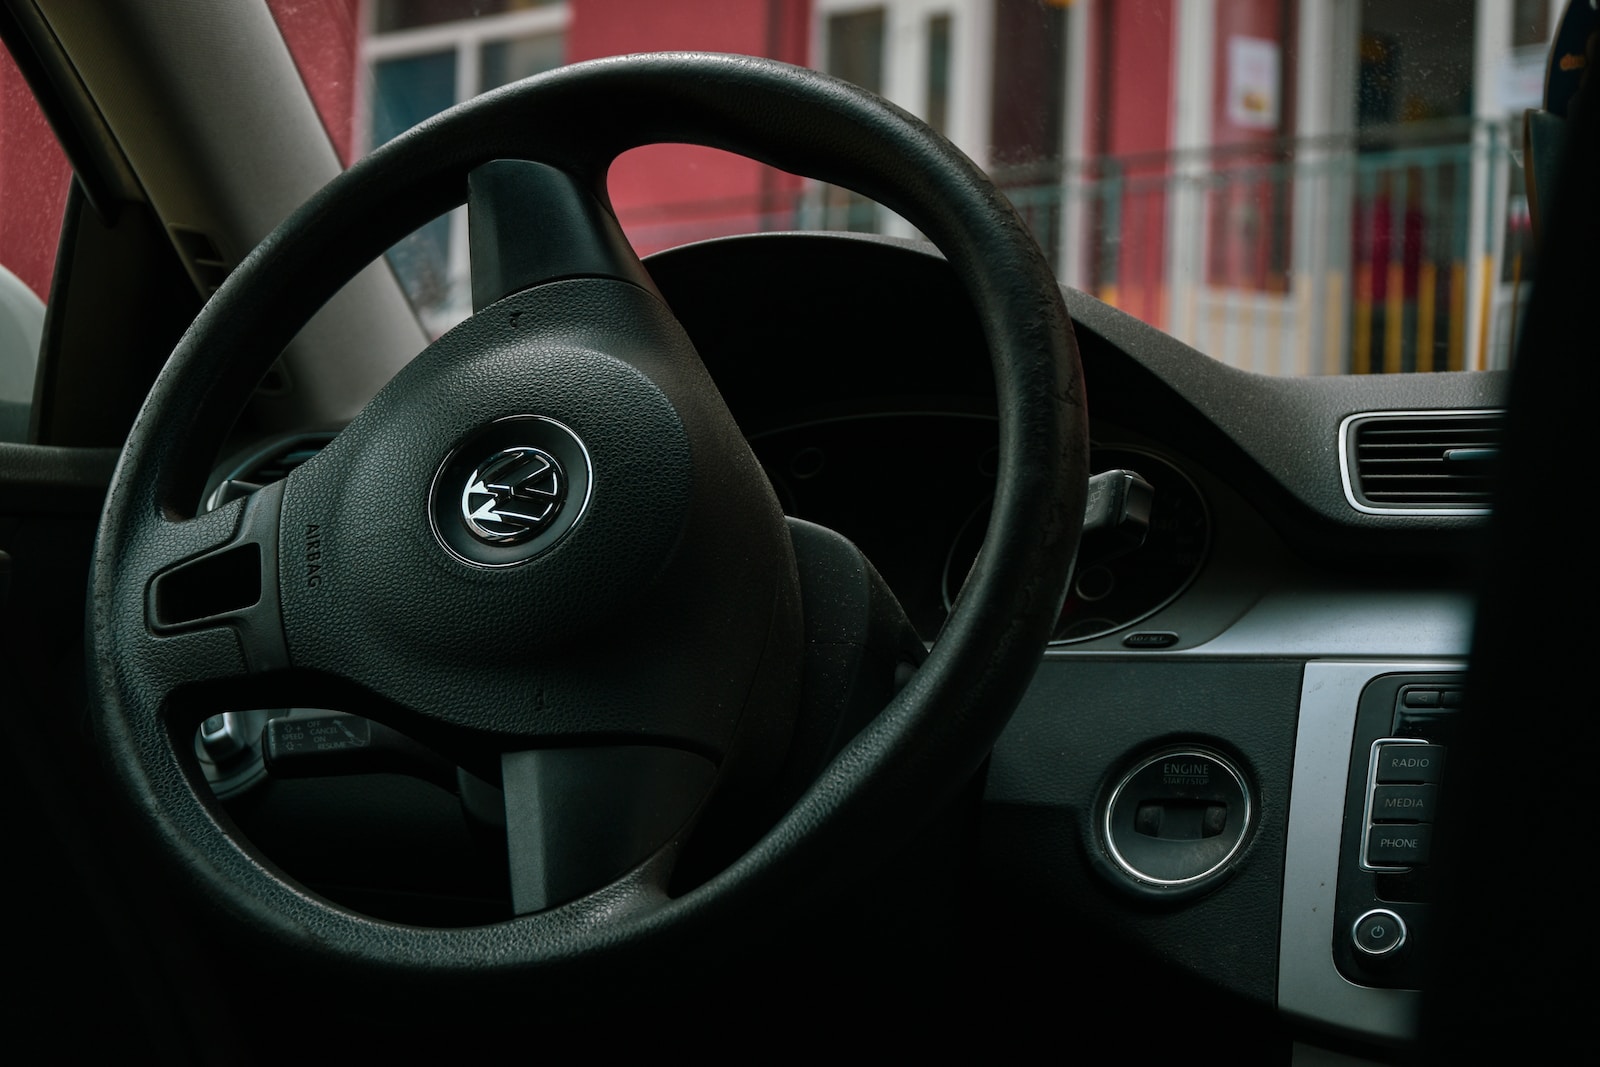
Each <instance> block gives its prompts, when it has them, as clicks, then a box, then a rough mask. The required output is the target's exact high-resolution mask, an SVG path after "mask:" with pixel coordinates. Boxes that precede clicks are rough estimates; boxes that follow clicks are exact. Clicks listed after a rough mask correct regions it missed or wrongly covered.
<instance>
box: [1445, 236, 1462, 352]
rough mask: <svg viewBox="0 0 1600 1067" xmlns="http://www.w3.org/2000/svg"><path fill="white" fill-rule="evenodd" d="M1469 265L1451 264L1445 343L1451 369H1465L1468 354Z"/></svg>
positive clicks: (1458, 262) (1457, 261)
mask: <svg viewBox="0 0 1600 1067" xmlns="http://www.w3.org/2000/svg"><path fill="white" fill-rule="evenodd" d="M1466 326H1467V265H1466V264H1465V263H1463V262H1461V261H1460V260H1459V259H1458V260H1456V261H1455V262H1454V263H1452V264H1450V336H1449V338H1448V340H1447V341H1446V343H1445V349H1446V355H1447V358H1448V360H1449V363H1448V367H1449V369H1450V370H1464V369H1465V368H1466V354H1467V338H1466Z"/></svg>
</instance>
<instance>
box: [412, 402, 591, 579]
mask: <svg viewBox="0 0 1600 1067" xmlns="http://www.w3.org/2000/svg"><path fill="white" fill-rule="evenodd" d="M593 492H594V468H593V467H592V465H591V464H590V461H589V450H588V449H587V448H585V447H584V444H583V442H582V441H581V440H579V438H578V435H577V434H575V433H573V432H572V429H571V428H570V427H568V426H566V425H565V424H564V423H560V422H557V421H556V420H555V419H552V418H550V417H549V416H546V415H509V416H507V417H505V418H502V419H496V420H495V421H494V422H491V423H488V424H486V425H484V426H480V427H478V429H477V430H475V431H473V432H472V433H471V434H470V435H468V436H467V438H466V439H465V440H463V441H462V442H461V443H460V444H458V445H457V446H456V448H455V450H454V451H452V452H451V453H450V454H449V455H448V456H446V457H445V459H444V462H443V463H441V464H440V465H439V469H438V470H437V471H436V472H435V473H434V476H433V484H432V487H431V488H430V489H429V490H428V521H429V523H430V524H431V525H432V527H433V535H434V537H436V538H438V540H439V544H440V545H441V546H442V547H443V548H444V550H445V551H446V552H448V553H450V555H452V556H454V557H455V558H456V559H458V560H460V561H461V562H462V563H467V564H471V565H472V566H475V567H515V566H517V565H518V564H521V563H526V562H528V561H529V560H531V559H534V558H535V557H537V556H540V555H543V554H544V553H545V552H548V551H550V550H551V549H552V548H554V547H555V546H556V545H557V544H559V543H560V542H561V541H562V539H563V538H565V537H566V536H567V534H568V533H570V532H571V531H572V529H573V527H575V526H576V525H578V523H579V521H580V520H581V519H582V518H583V516H584V514H585V513H586V512H587V510H588V507H589V500H590V497H591V496H592V495H593Z"/></svg>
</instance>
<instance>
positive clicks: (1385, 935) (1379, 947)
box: [1350, 908, 1406, 963]
mask: <svg viewBox="0 0 1600 1067" xmlns="http://www.w3.org/2000/svg"><path fill="white" fill-rule="evenodd" d="M1350 937H1351V940H1353V941H1354V942H1355V945H1356V951H1357V952H1360V953H1362V954H1363V955H1365V956H1366V957H1367V959H1368V961H1369V962H1373V963H1376V962H1377V961H1378V960H1392V959H1394V958H1395V957H1396V956H1397V955H1399V953H1400V950H1401V948H1403V947H1404V946H1405V943H1406V924H1405V920H1403V919H1401V918H1400V916H1398V915H1396V914H1395V913H1394V912H1392V911H1390V910H1388V909H1387V908H1373V909H1372V910H1371V911H1369V912H1367V913H1366V914H1365V915H1363V916H1361V918H1359V919H1357V920H1356V921H1355V925H1354V926H1352V927H1351V928H1350Z"/></svg>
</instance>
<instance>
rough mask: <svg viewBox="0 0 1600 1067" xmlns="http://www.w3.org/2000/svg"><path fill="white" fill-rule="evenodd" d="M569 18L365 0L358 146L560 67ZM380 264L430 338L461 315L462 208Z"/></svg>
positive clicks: (479, 2) (467, 294) (447, 1)
mask: <svg viewBox="0 0 1600 1067" xmlns="http://www.w3.org/2000/svg"><path fill="white" fill-rule="evenodd" d="M570 17H571V15H570V11H569V9H568V6H567V4H566V3H564V2H552V0H542V2H541V0H372V2H370V3H369V4H368V6H367V33H366V34H364V35H363V40H362V45H361V49H362V61H363V63H364V64H365V66H366V68H367V70H368V72H369V73H370V75H371V77H370V78H369V79H368V82H367V85H368V90H367V91H368V95H367V98H366V100H365V101H364V102H363V103H362V104H361V105H360V106H359V108H358V112H359V117H360V119H361V122H360V129H359V132H358V137H360V138H361V142H360V147H361V148H362V149H364V150H369V151H370V150H371V149H373V148H376V147H377V146H378V145H381V144H383V143H384V142H385V141H388V140H390V139H391V138H393V137H396V136H398V135H399V134H401V133H403V132H404V131H406V130H408V129H410V128H411V127H412V126H414V125H416V124H417V123H419V122H421V121H423V120H424V119H427V118H430V117H432V116H434V115H437V114H438V113H439V112H441V111H444V110H445V109H446V108H449V107H452V106H453V105H455V104H458V103H461V102H462V101H464V100H468V99H470V98H472V97H474V96H477V95H478V94H479V93H484V92H488V91H489V90H490V89H497V88H499V87H500V86H502V85H509V84H510V83H511V82H514V81H518V80H519V79H522V78H526V77H529V76H531V75H534V74H540V73H542V72H544V71H547V70H551V69H553V68H555V67H558V66H560V65H561V64H562V62H564V60H565V54H566V33H567V24H568V21H569V19H570ZM389 263H390V265H391V266H392V268H393V269H394V272H395V274H396V275H397V276H398V277H399V279H400V283H401V285H402V286H404V287H405V291H406V295H407V297H409V298H410V300H411V304H412V306H413V307H415V308H416V309H417V310H418V313H419V314H420V315H421V316H422V320H423V324H424V325H425V326H426V327H427V328H428V330H429V332H430V333H433V334H435V335H437V334H440V333H443V332H444V331H445V330H447V329H449V328H450V327H451V326H452V325H454V324H455V323H456V322H459V321H460V320H461V319H463V318H465V317H466V315H467V314H468V313H469V312H470V311H471V309H472V284H471V277H470V265H469V263H468V257H467V224H466V211H465V209H459V210H457V211H454V212H452V213H451V214H449V215H447V216H445V217H443V218H440V219H435V220H434V221H433V222H431V223H429V224H428V225H427V226H424V227H423V228H422V229H420V230H418V231H417V232H416V233H414V234H412V235H411V236H410V237H409V238H407V239H406V240H405V241H403V242H401V243H400V244H399V245H397V246H396V247H395V248H393V249H392V250H391V251H390V252H389Z"/></svg>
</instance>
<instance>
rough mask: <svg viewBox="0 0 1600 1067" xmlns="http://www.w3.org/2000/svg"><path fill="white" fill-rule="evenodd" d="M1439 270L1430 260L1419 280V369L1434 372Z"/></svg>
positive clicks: (1424, 265)
mask: <svg viewBox="0 0 1600 1067" xmlns="http://www.w3.org/2000/svg"><path fill="white" fill-rule="evenodd" d="M1438 284H1439V268H1438V267H1436V266H1435V265H1434V264H1433V262H1432V261H1431V260H1430V261H1429V262H1427V263H1424V264H1423V265H1422V271H1421V273H1420V276H1419V277H1418V279H1417V286H1418V292H1417V369H1418V370H1420V371H1431V370H1433V313H1434V312H1433V309H1434V303H1435V292H1434V291H1435V288H1436V287H1437V286H1438Z"/></svg>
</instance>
